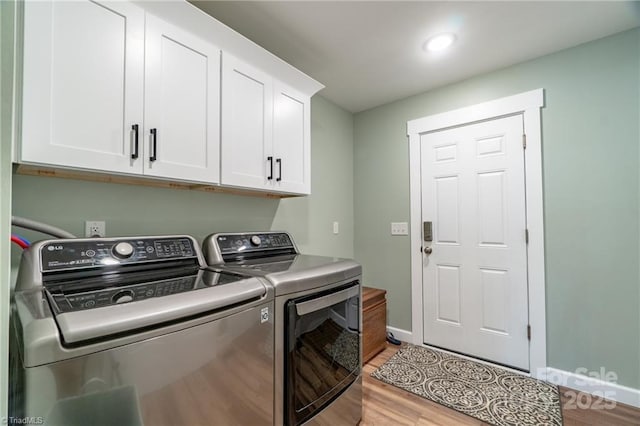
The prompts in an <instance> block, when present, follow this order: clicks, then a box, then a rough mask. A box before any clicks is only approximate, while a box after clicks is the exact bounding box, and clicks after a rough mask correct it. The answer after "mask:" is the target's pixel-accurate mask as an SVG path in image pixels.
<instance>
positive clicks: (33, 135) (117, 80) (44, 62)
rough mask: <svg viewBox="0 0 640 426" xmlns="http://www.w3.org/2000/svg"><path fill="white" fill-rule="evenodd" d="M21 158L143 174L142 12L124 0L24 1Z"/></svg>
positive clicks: (23, 159)
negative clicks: (139, 154)
mask: <svg viewBox="0 0 640 426" xmlns="http://www.w3.org/2000/svg"><path fill="white" fill-rule="evenodd" d="M24 25H25V31H24V74H23V98H22V105H23V111H22V141H21V148H20V152H19V156H20V161H22V162H30V163H44V164H55V165H60V166H66V167H78V168H86V169H97V170H106V171H114V172H126V173H140V172H141V171H142V162H141V161H136V160H135V159H132V158H131V154H132V149H133V139H134V132H133V131H132V126H133V125H134V124H138V125H142V118H143V117H142V114H143V109H142V108H143V106H142V103H143V59H144V56H143V52H144V11H143V10H142V9H140V8H138V7H137V6H135V5H132V4H130V3H125V2H110V3H104V4H102V3H100V2H31V1H29V2H25V19H24Z"/></svg>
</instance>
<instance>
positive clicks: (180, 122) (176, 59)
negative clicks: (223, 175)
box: [144, 14, 220, 183]
mask: <svg viewBox="0 0 640 426" xmlns="http://www.w3.org/2000/svg"><path fill="white" fill-rule="evenodd" d="M145 47H146V51H145V103H144V107H145V117H144V123H145V132H144V150H145V160H144V164H145V168H144V174H145V175H150V176H159V177H167V178H177V179H184V180H192V181H201V182H209V183H218V182H220V49H218V48H217V47H216V46H214V45H213V44H211V43H209V42H207V41H205V40H202V39H200V38H198V37H196V36H194V35H193V34H191V33H189V32H187V31H185V30H183V29H181V28H179V27H176V26H174V25H171V24H169V23H167V22H164V21H162V20H161V19H159V18H157V17H155V16H153V15H149V14H147V18H146V45H145ZM152 129H155V130H154V131H153V132H152ZM152 133H154V134H152Z"/></svg>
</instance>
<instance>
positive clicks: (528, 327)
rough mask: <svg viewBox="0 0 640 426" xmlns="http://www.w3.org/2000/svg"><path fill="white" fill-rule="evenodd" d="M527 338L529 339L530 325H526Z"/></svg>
mask: <svg viewBox="0 0 640 426" xmlns="http://www.w3.org/2000/svg"><path fill="white" fill-rule="evenodd" d="M527 339H528V340H531V326H530V325H527Z"/></svg>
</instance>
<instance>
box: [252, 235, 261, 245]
mask: <svg viewBox="0 0 640 426" xmlns="http://www.w3.org/2000/svg"><path fill="white" fill-rule="evenodd" d="M261 242H262V240H261V239H260V237H258V236H257V235H254V236H252V237H251V245H252V246H256V247H257V246H259V245H260V243H261Z"/></svg>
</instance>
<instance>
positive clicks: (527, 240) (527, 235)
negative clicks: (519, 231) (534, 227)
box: [524, 229, 529, 244]
mask: <svg viewBox="0 0 640 426" xmlns="http://www.w3.org/2000/svg"><path fill="white" fill-rule="evenodd" d="M524 242H525V243H527V244H529V230H528V229H525V230H524Z"/></svg>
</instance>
